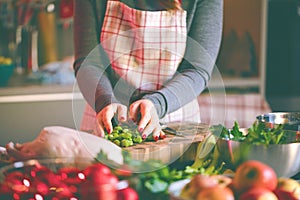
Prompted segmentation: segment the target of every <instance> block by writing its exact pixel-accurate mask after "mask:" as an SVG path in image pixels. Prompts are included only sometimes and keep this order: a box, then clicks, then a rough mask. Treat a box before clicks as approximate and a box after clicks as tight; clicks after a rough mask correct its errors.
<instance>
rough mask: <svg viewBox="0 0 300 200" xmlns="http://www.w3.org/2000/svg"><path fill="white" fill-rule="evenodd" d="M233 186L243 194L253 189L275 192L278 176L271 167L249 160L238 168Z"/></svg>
mask: <svg viewBox="0 0 300 200" xmlns="http://www.w3.org/2000/svg"><path fill="white" fill-rule="evenodd" d="M232 184H233V187H234V189H235V190H236V191H237V192H243V191H245V190H247V189H249V188H251V187H260V188H267V189H269V190H271V191H273V190H274V189H275V188H276V185H277V175H276V173H275V171H274V170H273V169H272V168H271V167H270V166H268V165H266V164H264V163H262V162H260V161H256V160H249V161H246V162H244V163H242V164H241V165H239V166H238V167H237V169H236V173H235V176H234V178H233V180H232Z"/></svg>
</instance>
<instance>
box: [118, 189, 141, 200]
mask: <svg viewBox="0 0 300 200" xmlns="http://www.w3.org/2000/svg"><path fill="white" fill-rule="evenodd" d="M138 199H139V196H138V194H137V192H136V191H135V190H134V189H133V188H130V187H126V188H124V189H121V190H118V198H117V200H138Z"/></svg>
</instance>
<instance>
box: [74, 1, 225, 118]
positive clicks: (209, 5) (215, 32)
mask: <svg viewBox="0 0 300 200" xmlns="http://www.w3.org/2000/svg"><path fill="white" fill-rule="evenodd" d="M140 1H144V2H146V3H145V4H146V5H148V7H142V6H145V4H144V5H143V4H141V5H136V4H135V3H134V2H135V1H134V0H122V2H123V3H125V4H127V5H128V6H130V7H134V8H137V9H142V10H155V6H154V4H153V3H152V4H151V3H148V4H147V0H140ZM92 2H93V0H75V14H74V48H75V62H74V69H75V72H76V77H77V81H78V84H79V87H80V89H81V91H82V93H83V95H84V97H85V98H86V100H87V102H88V103H89V104H90V105H91V106H92V107H94V109H95V110H96V112H99V111H100V110H101V109H102V108H103V107H105V106H106V105H108V104H110V103H111V102H119V100H118V99H117V97H116V96H115V94H114V84H115V83H116V82H117V80H116V77H113V75H112V73H110V67H108V66H110V63H109V60H108V58H107V55H106V53H105V52H104V50H103V49H102V48H101V46H99V45H98V44H99V36H100V32H99V30H101V27H102V23H103V20H104V14H105V10H106V0H96V5H95V4H93V3H92ZM152 5H153V6H152ZM182 8H183V9H184V10H186V11H187V33H188V38H187V45H186V52H185V55H184V59H183V61H182V62H181V64H180V65H179V67H178V69H177V72H178V73H177V74H175V75H174V77H173V78H172V80H170V81H169V82H168V83H166V84H165V85H164V86H163V87H162V88H161V89H160V90H157V91H153V93H149V94H146V95H143V96H142V97H141V98H147V99H150V100H151V101H152V102H153V103H154V104H155V106H156V109H157V112H158V115H159V117H163V116H164V115H165V114H167V113H170V112H173V111H175V110H177V109H178V108H180V107H181V106H183V105H185V104H186V103H188V102H190V101H192V100H193V99H195V98H197V96H198V95H199V94H200V93H201V92H202V91H203V90H204V89H205V88H206V85H207V83H208V81H209V79H210V76H211V73H212V70H213V67H214V64H215V61H216V58H217V55H218V51H219V48H220V43H221V37H222V25H223V0H182ZM93 9H94V10H93ZM94 11H96V13H97V15H98V19H97V18H96V17H95V15H94ZM97 45H98V47H97V48H95V47H96V46H97ZM92 55H96V56H92ZM87 57H89V58H88V59H86V58H87ZM86 60H88V61H86ZM83 63H84V64H83ZM83 66H84V67H83ZM79 72H80V73H79Z"/></svg>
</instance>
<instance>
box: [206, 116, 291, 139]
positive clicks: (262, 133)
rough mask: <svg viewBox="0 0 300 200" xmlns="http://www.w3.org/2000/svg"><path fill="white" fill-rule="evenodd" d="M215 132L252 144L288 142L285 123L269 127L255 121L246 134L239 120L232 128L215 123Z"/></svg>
mask: <svg viewBox="0 0 300 200" xmlns="http://www.w3.org/2000/svg"><path fill="white" fill-rule="evenodd" d="M210 130H211V131H212V133H213V134H215V135H219V136H220V138H223V139H227V140H235V141H245V142H247V143H251V144H264V145H269V144H284V143H286V138H287V137H286V131H285V130H284V129H283V125H277V126H276V127H274V128H269V127H267V126H266V124H265V123H262V122H254V123H253V124H252V126H251V127H250V128H248V129H247V130H248V133H247V134H246V135H244V134H243V132H241V131H240V127H239V124H238V122H237V121H235V122H234V126H233V127H232V129H227V128H226V127H224V126H223V125H215V126H212V127H210Z"/></svg>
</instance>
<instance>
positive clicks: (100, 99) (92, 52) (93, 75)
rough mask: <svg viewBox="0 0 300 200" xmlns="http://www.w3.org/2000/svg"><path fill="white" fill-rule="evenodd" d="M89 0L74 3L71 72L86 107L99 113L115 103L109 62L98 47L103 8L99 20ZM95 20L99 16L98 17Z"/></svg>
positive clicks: (98, 9) (100, 9) (99, 12)
mask: <svg viewBox="0 0 300 200" xmlns="http://www.w3.org/2000/svg"><path fill="white" fill-rule="evenodd" d="M94 6H95V5H94V4H93V3H92V0H75V1H74V9H75V12H74V51H75V62H74V70H75V75H76V79H77V83H78V86H79V88H80V91H81V92H82V94H83V96H84V98H85V99H86V101H87V102H88V103H89V105H90V106H91V107H92V108H94V110H95V111H96V112H99V111H100V110H101V109H102V108H104V107H105V106H106V105H108V104H110V103H111V102H118V101H117V99H116V98H115V96H114V94H113V87H112V85H111V82H110V80H109V78H108V75H107V69H109V66H110V62H109V59H108V57H107V56H106V53H105V52H104V50H103V48H102V47H101V45H100V44H99V40H98V38H99V37H100V35H99V34H100V33H99V31H98V30H97V27H99V26H100V24H101V23H102V21H101V20H102V18H103V17H102V18H101V15H102V16H104V13H105V7H106V5H105V4H104V3H102V4H101V5H99V6H100V8H97V14H98V15H99V16H100V17H99V20H100V21H99V20H97V18H96V17H95V14H94V10H93V9H94ZM97 17H98V16H97Z"/></svg>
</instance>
